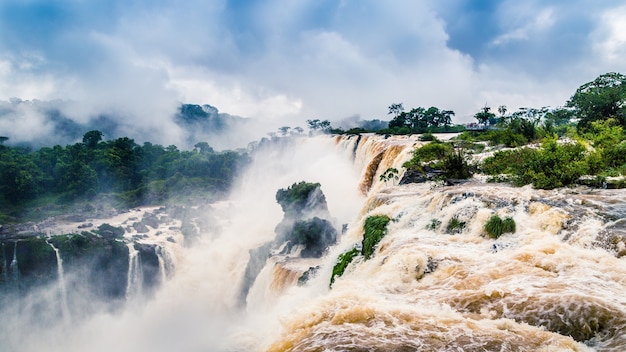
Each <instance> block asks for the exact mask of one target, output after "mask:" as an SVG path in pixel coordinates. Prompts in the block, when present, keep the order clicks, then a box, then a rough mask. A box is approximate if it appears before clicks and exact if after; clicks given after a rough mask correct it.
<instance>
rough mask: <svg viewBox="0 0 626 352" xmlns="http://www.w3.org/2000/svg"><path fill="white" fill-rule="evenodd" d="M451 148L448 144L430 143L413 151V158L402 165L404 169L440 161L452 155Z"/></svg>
mask: <svg viewBox="0 0 626 352" xmlns="http://www.w3.org/2000/svg"><path fill="white" fill-rule="evenodd" d="M452 151H453V148H452V146H451V145H450V144H448V143H440V142H432V143H428V144H426V145H424V146H422V147H419V148H417V149H415V151H413V158H411V160H409V161H407V162H406V163H404V165H403V166H404V167H405V168H411V167H412V166H419V165H420V164H421V163H424V162H429V161H433V160H441V159H443V158H444V157H445V156H446V155H448V154H450V153H452Z"/></svg>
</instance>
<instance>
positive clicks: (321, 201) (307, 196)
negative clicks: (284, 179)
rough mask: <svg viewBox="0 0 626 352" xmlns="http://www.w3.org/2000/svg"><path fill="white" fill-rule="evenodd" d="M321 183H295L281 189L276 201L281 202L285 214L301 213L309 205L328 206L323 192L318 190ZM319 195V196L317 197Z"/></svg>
mask: <svg viewBox="0 0 626 352" xmlns="http://www.w3.org/2000/svg"><path fill="white" fill-rule="evenodd" d="M320 187H321V185H320V184H319V183H311V182H305V181H301V182H299V183H294V184H292V185H291V186H289V187H288V188H287V189H283V188H281V189H279V190H278V191H277V192H276V201H277V202H278V204H280V206H281V208H282V209H283V212H285V214H289V215H292V214H300V213H302V211H303V210H304V209H305V208H307V206H310V205H313V206H322V207H324V208H325V207H326V198H325V197H324V195H323V194H322V193H321V192H317V190H319V188H320ZM315 197H317V198H315Z"/></svg>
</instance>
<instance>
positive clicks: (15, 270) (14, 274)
mask: <svg viewBox="0 0 626 352" xmlns="http://www.w3.org/2000/svg"><path fill="white" fill-rule="evenodd" d="M18 242H19V241H15V245H14V247H13V259H12V260H11V265H9V270H10V271H11V279H12V280H13V282H14V283H15V285H16V287H17V285H18V283H19V281H20V268H19V267H18V266H17V264H18V263H17V243H18Z"/></svg>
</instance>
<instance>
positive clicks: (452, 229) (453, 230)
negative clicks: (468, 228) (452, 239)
mask: <svg viewBox="0 0 626 352" xmlns="http://www.w3.org/2000/svg"><path fill="white" fill-rule="evenodd" d="M464 228H465V221H460V220H459V219H458V218H457V217H456V216H455V217H453V218H452V219H450V222H449V223H448V226H446V232H447V233H449V234H451V235H454V234H457V233H460V232H461V231H463V229H464Z"/></svg>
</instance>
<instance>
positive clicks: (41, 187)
mask: <svg viewBox="0 0 626 352" xmlns="http://www.w3.org/2000/svg"><path fill="white" fill-rule="evenodd" d="M248 161H249V158H248V156H247V155H245V154H240V153H237V152H233V151H226V152H221V153H216V152H214V151H213V150H212V148H211V147H210V146H209V145H208V144H207V143H205V142H201V143H198V144H196V150H195V151H182V152H181V151H180V150H178V148H176V147H175V146H169V147H166V148H164V147H163V146H160V145H153V144H151V143H148V142H146V143H144V145H143V146H138V145H136V144H135V142H134V141H133V140H132V139H129V138H126V137H124V138H118V139H115V140H112V141H102V133H101V132H100V131H90V132H87V133H86V134H85V136H84V137H83V141H82V142H81V143H76V144H73V145H68V146H66V147H61V146H58V145H57V146H54V147H52V148H50V147H44V148H41V149H40V150H38V151H34V152H33V151H30V150H26V149H21V148H17V147H6V146H0V212H2V211H5V212H6V211H10V210H11V209H16V208H17V207H18V206H23V205H27V202H29V201H34V200H42V199H44V198H45V197H51V196H52V197H55V199H56V200H61V201H62V202H68V201H73V200H82V199H90V198H93V197H95V196H97V195H102V194H108V193H111V192H115V195H116V198H117V199H120V200H121V201H122V202H123V203H125V204H123V205H125V206H137V205H142V204H148V203H149V202H154V201H159V202H161V201H164V200H166V199H169V198H170V197H171V196H172V195H174V194H177V195H182V196H187V197H200V196H201V195H202V196H203V195H204V194H207V195H219V194H225V193H226V191H228V190H229V188H230V186H231V185H232V181H233V179H234V177H235V173H236V172H237V170H238V169H239V168H240V167H241V166H242V165H244V164H246V163H247V162H248ZM163 186H165V187H163ZM203 197H204V196H203ZM5 204H7V205H10V206H11V208H10V209H9V208H7V207H3V205H5Z"/></svg>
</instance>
